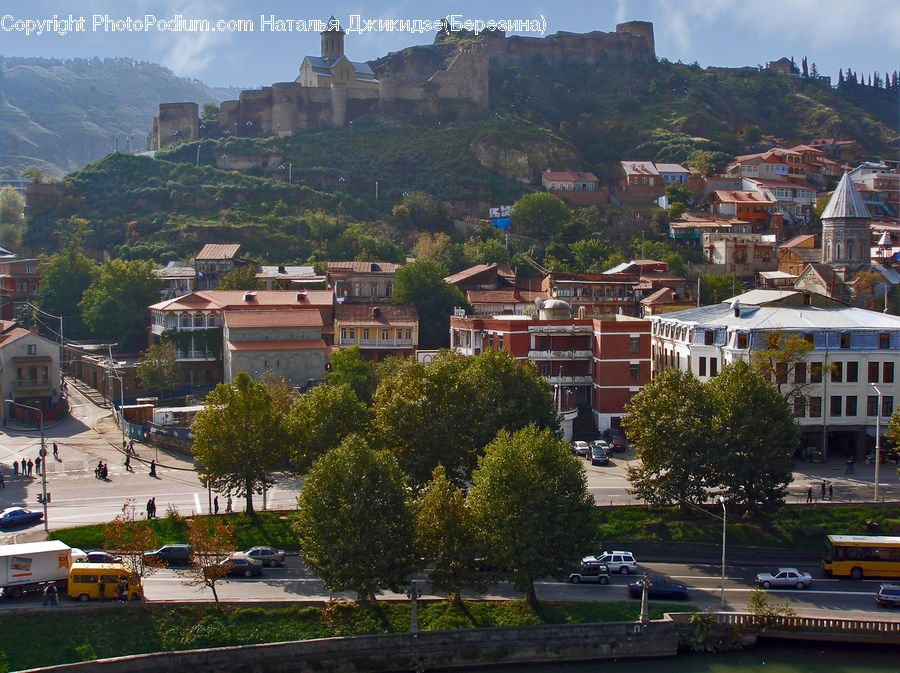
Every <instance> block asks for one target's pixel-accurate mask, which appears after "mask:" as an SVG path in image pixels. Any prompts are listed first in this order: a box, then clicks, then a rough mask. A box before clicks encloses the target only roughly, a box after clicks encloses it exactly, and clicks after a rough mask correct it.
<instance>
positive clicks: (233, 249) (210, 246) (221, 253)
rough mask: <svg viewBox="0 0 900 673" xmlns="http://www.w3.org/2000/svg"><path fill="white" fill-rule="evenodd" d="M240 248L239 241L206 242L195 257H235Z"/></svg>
mask: <svg viewBox="0 0 900 673" xmlns="http://www.w3.org/2000/svg"><path fill="white" fill-rule="evenodd" d="M240 249H241V246H240V244H239V243H207V244H206V245H204V246H203V249H202V250H201V251H200V252H198V253H197V257H196V259H232V258H234V257H237V254H238V250H240Z"/></svg>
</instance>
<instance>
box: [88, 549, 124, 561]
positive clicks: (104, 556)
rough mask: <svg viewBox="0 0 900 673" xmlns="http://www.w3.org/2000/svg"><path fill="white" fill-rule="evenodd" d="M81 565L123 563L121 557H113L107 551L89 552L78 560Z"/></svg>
mask: <svg viewBox="0 0 900 673" xmlns="http://www.w3.org/2000/svg"><path fill="white" fill-rule="evenodd" d="M78 562H79V563H121V562H122V557H121V556H113V555H112V554H108V553H107V552H105V551H89V552H87V553H86V554H85V555H84V557H82V558H79V559H78Z"/></svg>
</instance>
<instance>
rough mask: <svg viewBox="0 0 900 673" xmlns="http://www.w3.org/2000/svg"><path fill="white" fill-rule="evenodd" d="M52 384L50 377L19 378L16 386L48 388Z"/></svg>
mask: <svg viewBox="0 0 900 673" xmlns="http://www.w3.org/2000/svg"><path fill="white" fill-rule="evenodd" d="M49 385H50V379H49V378H46V379H17V380H16V388H46V387H47V386H49Z"/></svg>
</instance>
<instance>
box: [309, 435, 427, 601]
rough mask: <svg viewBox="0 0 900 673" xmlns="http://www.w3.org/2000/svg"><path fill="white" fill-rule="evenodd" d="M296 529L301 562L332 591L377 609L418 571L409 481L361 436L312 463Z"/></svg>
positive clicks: (346, 440) (385, 456)
mask: <svg viewBox="0 0 900 673" xmlns="http://www.w3.org/2000/svg"><path fill="white" fill-rule="evenodd" d="M293 529H294V532H295V533H296V535H297V538H298V540H299V543H300V558H301V559H302V560H303V562H304V563H305V564H306V565H307V567H308V568H309V569H310V570H311V571H312V572H313V573H314V574H315V575H316V576H317V577H319V578H321V579H322V581H323V582H324V584H325V587H326V588H327V589H328V590H329V591H355V592H356V593H357V595H358V598H359V600H368V601H371V602H374V601H375V593H376V592H377V591H380V590H382V589H385V588H388V589H391V590H393V591H397V590H399V587H400V585H401V584H403V583H405V582H406V580H407V578H408V577H409V575H410V573H411V571H412V570H413V567H414V563H413V553H412V550H413V536H414V524H413V516H412V511H411V507H410V505H409V503H408V502H407V489H406V479H405V477H404V475H403V472H402V471H401V470H400V468H399V466H398V465H397V461H396V460H395V459H394V457H393V456H392V455H390V454H389V453H388V452H386V451H374V450H372V449H371V448H370V447H369V445H368V444H367V443H366V440H365V438H363V437H361V436H358V435H351V436H350V437H347V438H346V439H345V440H344V442H343V443H342V444H341V445H340V446H339V447H338V448H336V449H333V450H331V451H329V452H328V453H326V454H325V455H324V456H321V457H320V458H319V459H318V460H316V462H315V463H313V466H312V468H311V469H310V471H309V473H308V474H307V476H306V479H305V481H304V484H303V489H302V490H301V491H300V497H299V498H298V499H297V517H296V519H295V521H294V524H293Z"/></svg>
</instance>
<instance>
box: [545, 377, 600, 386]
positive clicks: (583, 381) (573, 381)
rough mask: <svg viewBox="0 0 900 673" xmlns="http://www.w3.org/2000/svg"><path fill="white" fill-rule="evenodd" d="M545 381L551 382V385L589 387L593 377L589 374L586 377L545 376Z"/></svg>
mask: <svg viewBox="0 0 900 673" xmlns="http://www.w3.org/2000/svg"><path fill="white" fill-rule="evenodd" d="M544 378H545V379H547V381H549V382H550V384H551V385H582V386H587V385H590V384H591V383H592V381H593V380H592V379H591V376H590V375H589V374H587V375H585V376H553V375H552V374H551V375H550V376H545V377H544Z"/></svg>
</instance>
